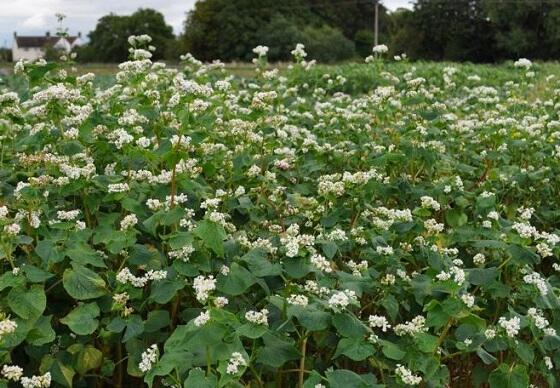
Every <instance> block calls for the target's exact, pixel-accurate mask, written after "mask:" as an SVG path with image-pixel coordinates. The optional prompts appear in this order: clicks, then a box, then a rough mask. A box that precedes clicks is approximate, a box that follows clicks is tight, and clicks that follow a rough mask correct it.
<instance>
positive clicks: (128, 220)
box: [121, 214, 138, 230]
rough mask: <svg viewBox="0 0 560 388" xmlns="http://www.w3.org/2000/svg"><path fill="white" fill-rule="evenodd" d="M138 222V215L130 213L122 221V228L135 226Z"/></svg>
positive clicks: (126, 228)
mask: <svg viewBox="0 0 560 388" xmlns="http://www.w3.org/2000/svg"><path fill="white" fill-rule="evenodd" d="M137 223H138V217H136V215H135V214H129V215H127V216H125V217H124V218H123V219H122V221H121V230H129V229H132V228H134V225H136V224H137Z"/></svg>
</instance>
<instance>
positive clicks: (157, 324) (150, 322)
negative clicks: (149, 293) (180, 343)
mask: <svg viewBox="0 0 560 388" xmlns="http://www.w3.org/2000/svg"><path fill="white" fill-rule="evenodd" d="M170 323H171V319H170V318H169V312H168V311H167V310H153V311H150V312H149V313H148V319H146V321H145V322H144V330H145V331H146V333H153V332H156V331H158V330H161V329H163V328H164V327H167V326H169V324H170Z"/></svg>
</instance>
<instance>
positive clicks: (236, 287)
mask: <svg viewBox="0 0 560 388" xmlns="http://www.w3.org/2000/svg"><path fill="white" fill-rule="evenodd" d="M256 282H257V279H256V278H255V276H253V274H252V273H251V272H249V271H248V270H247V269H245V268H244V267H242V266H240V265H239V264H237V263H233V264H232V265H231V267H230V271H229V273H228V274H227V276H220V278H219V279H218V285H217V288H218V290H219V291H221V292H223V293H224V294H226V295H232V296H237V295H241V294H243V293H244V292H245V291H246V290H247V289H248V288H249V287H251V286H252V285H253V284H255V283H256Z"/></svg>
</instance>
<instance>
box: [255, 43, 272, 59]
mask: <svg viewBox="0 0 560 388" xmlns="http://www.w3.org/2000/svg"><path fill="white" fill-rule="evenodd" d="M253 52H254V53H255V54H257V55H258V56H259V57H264V56H266V54H267V53H268V47H267V46H261V45H258V46H257V47H255V48H254V49H253Z"/></svg>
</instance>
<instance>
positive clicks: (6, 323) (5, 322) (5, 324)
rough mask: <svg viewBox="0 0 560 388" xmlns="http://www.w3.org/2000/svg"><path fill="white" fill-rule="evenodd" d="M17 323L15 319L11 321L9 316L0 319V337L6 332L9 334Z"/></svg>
mask: <svg viewBox="0 0 560 388" xmlns="http://www.w3.org/2000/svg"><path fill="white" fill-rule="evenodd" d="M17 327H18V325H17V323H16V321H12V320H11V319H9V318H4V319H2V320H1V321H0V339H2V337H3V336H5V335H6V334H11V333H13V332H14V331H16V329H17Z"/></svg>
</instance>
